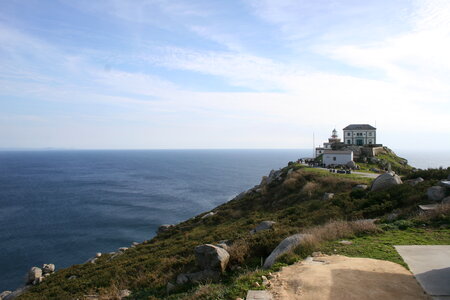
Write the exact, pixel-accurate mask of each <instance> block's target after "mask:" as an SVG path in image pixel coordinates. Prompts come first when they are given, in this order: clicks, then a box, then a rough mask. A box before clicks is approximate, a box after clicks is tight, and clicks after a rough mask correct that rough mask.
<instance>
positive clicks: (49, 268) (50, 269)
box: [42, 264, 55, 274]
mask: <svg viewBox="0 0 450 300" xmlns="http://www.w3.org/2000/svg"><path fill="white" fill-rule="evenodd" d="M42 272H43V273H44V274H50V273H53V272H55V265H54V264H44V265H43V266H42Z"/></svg>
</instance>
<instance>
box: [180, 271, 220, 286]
mask: <svg viewBox="0 0 450 300" xmlns="http://www.w3.org/2000/svg"><path fill="white" fill-rule="evenodd" d="M219 278H220V272H219V271H214V270H203V271H200V272H194V273H182V274H179V275H178V276H177V284H185V283H198V282H202V281H214V280H218V279H219Z"/></svg>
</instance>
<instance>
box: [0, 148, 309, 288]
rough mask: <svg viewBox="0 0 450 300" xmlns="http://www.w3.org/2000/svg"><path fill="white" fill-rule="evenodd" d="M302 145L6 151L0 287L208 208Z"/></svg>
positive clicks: (0, 174)
mask: <svg viewBox="0 0 450 300" xmlns="http://www.w3.org/2000/svg"><path fill="white" fill-rule="evenodd" d="M310 152H311V151H310V150H309V151H305V150H146V151H137V150H136V151H14V152H0V228H1V230H0V241H2V243H1V244H2V250H1V251H0V266H1V270H2V271H1V272H0V292H1V291H3V290H12V289H15V288H17V287H18V286H20V285H22V284H23V283H24V276H25V274H26V272H27V270H28V269H29V268H31V267H32V266H41V265H42V264H43V263H54V264H55V265H56V267H57V268H64V267H67V266H70V265H72V264H79V263H83V262H85V261H86V260H87V259H89V258H90V257H92V256H94V255H95V253H96V252H110V251H114V250H116V249H117V248H119V247H123V246H129V245H130V244H131V243H132V242H134V241H136V242H141V241H144V240H147V239H150V238H152V237H153V236H154V235H155V231H156V229H157V228H158V226H159V225H161V224H174V223H178V222H181V221H184V220H186V219H188V218H190V217H193V216H195V215H197V214H199V213H201V212H205V211H208V210H210V209H212V208H214V207H216V206H217V205H219V204H222V203H224V202H226V201H228V200H230V199H232V198H233V197H234V196H235V195H237V194H239V193H240V192H242V191H244V190H247V189H249V188H251V187H253V186H254V185H256V184H259V182H260V180H261V176H263V175H266V174H268V173H269V171H270V170H271V169H278V168H280V167H284V166H285V165H286V164H287V162H288V161H291V160H297V159H298V158H300V157H304V156H307V155H308V154H309V153H310Z"/></svg>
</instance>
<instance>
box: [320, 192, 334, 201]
mask: <svg viewBox="0 0 450 300" xmlns="http://www.w3.org/2000/svg"><path fill="white" fill-rule="evenodd" d="M333 197H334V193H325V194H323V197H322V199H323V200H331V199H333Z"/></svg>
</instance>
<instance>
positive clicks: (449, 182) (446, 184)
mask: <svg viewBox="0 0 450 300" xmlns="http://www.w3.org/2000/svg"><path fill="white" fill-rule="evenodd" d="M439 185H440V186H443V187H446V188H450V180H441V182H439Z"/></svg>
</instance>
